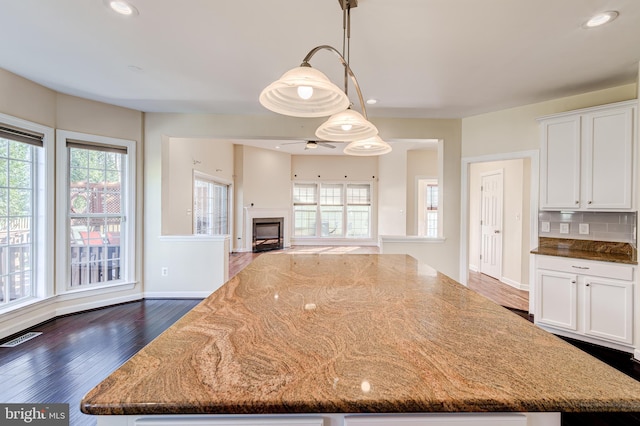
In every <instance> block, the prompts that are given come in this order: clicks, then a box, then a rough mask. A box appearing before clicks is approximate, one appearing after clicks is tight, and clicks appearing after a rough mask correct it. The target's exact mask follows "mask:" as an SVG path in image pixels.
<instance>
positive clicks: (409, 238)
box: [380, 235, 447, 244]
mask: <svg viewBox="0 0 640 426" xmlns="http://www.w3.org/2000/svg"><path fill="white" fill-rule="evenodd" d="M446 240H447V239H446V238H429V237H418V236H416V235H381V236H380V242H382V243H416V244H423V243H438V244H440V243H444V242H445V241H446Z"/></svg>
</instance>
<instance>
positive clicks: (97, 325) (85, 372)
mask: <svg viewBox="0 0 640 426" xmlns="http://www.w3.org/2000/svg"><path fill="white" fill-rule="evenodd" d="M199 302H200V300H144V301H140V302H131V303H126V304H122V305H117V306H111V307H107V308H102V309H96V310H92V311H87V312H83V313H79V314H74V315H69V316H65V317H60V318H57V319H54V320H52V321H49V322H46V323H44V324H41V325H39V326H37V327H33V328H32V329H30V330H29V331H40V332H42V333H43V334H42V335H40V336H38V337H36V338H35V339H32V340H29V341H27V342H24V343H22V344H21V345H19V346H16V347H14V348H0V383H2V386H0V402H2V403H29V402H32V403H68V404H69V417H70V424H71V425H72V426H85V425H87V426H89V425H95V424H96V418H95V417H93V416H87V415H85V414H82V413H81V412H80V400H81V399H82V397H83V396H84V395H85V394H86V393H87V392H88V391H89V390H90V389H91V388H93V387H94V386H95V385H97V384H98V383H100V382H101V381H102V380H104V379H105V378H106V377H107V376H108V375H109V374H110V373H111V372H112V371H114V370H115V369H117V368H118V367H119V366H120V365H122V364H123V363H124V362H125V361H126V360H127V359H129V358H130V357H131V356H133V355H134V354H135V353H136V352H138V351H139V350H140V349H141V348H142V347H143V346H145V345H146V344H147V343H149V342H151V340H153V339H154V338H155V337H156V336H158V335H159V334H160V333H162V332H163V331H164V330H165V329H167V328H168V327H169V326H170V325H171V324H173V323H174V322H176V321H177V320H178V319H179V318H180V317H182V316H183V315H184V314H185V313H187V312H188V311H189V310H191V309H192V308H193V307H194V306H195V305H196V304H198V303H199ZM6 340H10V339H3V341H6Z"/></svg>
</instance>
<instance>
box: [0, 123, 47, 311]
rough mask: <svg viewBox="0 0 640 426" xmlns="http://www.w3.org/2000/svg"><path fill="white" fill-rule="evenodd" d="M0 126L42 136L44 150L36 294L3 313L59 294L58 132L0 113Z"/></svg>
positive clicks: (36, 216)
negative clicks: (56, 236) (56, 234)
mask: <svg viewBox="0 0 640 426" xmlns="http://www.w3.org/2000/svg"><path fill="white" fill-rule="evenodd" d="M0 123H1V124H4V125H7V126H10V127H14V128H17V129H22V130H25V131H27V132H33V133H39V134H42V135H43V137H42V151H41V152H40V153H38V155H37V158H35V161H34V162H33V164H34V166H35V167H34V168H35V170H34V171H33V173H34V183H35V186H34V189H33V190H34V197H33V200H34V211H33V244H34V250H33V255H34V267H33V268H32V271H33V277H32V279H33V284H32V285H33V287H32V288H33V294H32V295H31V296H30V297H27V298H24V299H20V300H16V301H14V302H9V303H7V304H4V305H3V306H1V307H0V313H6V312H11V311H14V310H16V309H19V308H22V307H24V306H28V305H30V304H33V303H36V302H38V301H41V300H43V299H46V298H48V297H52V296H53V295H54V294H55V288H54V280H53V274H54V256H53V253H54V228H55V226H54V225H55V222H54V214H53V211H54V208H55V199H54V189H55V179H54V178H55V173H54V170H55V152H54V145H55V130H54V129H53V128H52V127H48V126H43V125H41V124H37V123H33V122H31V121H27V120H23V119H20V118H16V117H13V116H10V115H7V114H2V113H0Z"/></svg>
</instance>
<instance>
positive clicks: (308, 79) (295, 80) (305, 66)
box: [259, 0, 391, 155]
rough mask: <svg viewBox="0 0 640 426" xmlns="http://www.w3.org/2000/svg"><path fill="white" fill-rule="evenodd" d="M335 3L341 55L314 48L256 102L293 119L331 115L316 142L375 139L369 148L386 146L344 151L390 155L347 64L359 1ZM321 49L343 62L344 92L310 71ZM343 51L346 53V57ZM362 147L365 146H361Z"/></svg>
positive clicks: (323, 75) (335, 50)
mask: <svg viewBox="0 0 640 426" xmlns="http://www.w3.org/2000/svg"><path fill="white" fill-rule="evenodd" d="M338 1H339V3H340V5H341V7H342V15H343V37H342V53H340V52H339V51H338V50H337V49H336V48H334V47H332V46H329V45H320V46H316V47H314V48H313V49H311V51H310V52H309V53H307V56H305V57H304V59H303V60H302V64H300V66H299V67H296V68H294V69H292V70H290V71H287V72H286V73H284V74H283V75H282V77H280V79H278V80H276V81H275V82H273V83H271V84H270V85H268V86H267V87H266V88H265V89H264V90H263V91H262V93H260V98H259V100H260V103H261V104H262V106H264V107H265V108H267V109H269V110H271V111H273V112H276V113H278V114H283V115H288V116H293V117H325V116H330V117H329V119H328V120H327V121H326V122H324V123H323V124H321V125H320V127H318V129H317V130H316V133H315V134H316V136H317V137H318V138H319V139H322V140H327V141H333V142H352V143H353V142H359V141H360V142H364V141H365V140H374V138H377V139H375V144H374V145H372V146H376V147H377V146H378V145H379V144H380V142H382V143H383V144H385V145H386V147H385V149H384V150H380V149H377V150H376V149H369V148H368V149H364V148H362V153H358V154H352V152H351V151H353V150H349V151H347V149H345V153H346V154H352V155H380V154H381V153H386V152H389V151H390V150H391V146H389V144H387V143H386V142H384V141H382V139H380V137H378V136H377V135H378V129H377V128H376V126H374V125H373V123H371V122H370V121H369V119H368V118H367V110H366V108H365V102H364V98H363V97H362V92H361V90H360V85H359V84H358V80H357V79H356V76H355V75H354V73H353V71H352V70H351V67H350V66H349V61H348V57H349V55H348V50H349V41H350V37H351V8H352V7H356V6H358V1H357V0H338ZM320 50H328V51H330V52H333V53H334V54H335V55H336V56H337V57H338V59H339V60H340V62H341V63H342V66H343V67H344V91H343V90H342V89H341V88H340V87H338V86H337V85H335V84H333V83H332V82H331V81H330V80H329V78H328V77H327V76H326V75H325V74H323V73H322V72H320V71H318V70H316V69H314V68H312V67H311V65H310V64H309V61H310V60H311V58H313V56H314V55H315V54H316V53H318V52H319V51H320ZM345 52H347V54H346V55H345ZM349 79H351V81H352V83H353V86H354V87H355V89H356V93H357V95H358V101H359V103H360V109H361V110H362V114H361V113H359V112H357V111H355V110H353V109H352V105H351V101H350V100H349V95H348V87H349ZM358 146H360V145H358ZM362 147H364V144H363V145H362ZM387 148H388V149H387ZM382 151H385V152H382Z"/></svg>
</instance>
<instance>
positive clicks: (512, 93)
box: [0, 0, 640, 151]
mask: <svg viewBox="0 0 640 426" xmlns="http://www.w3.org/2000/svg"><path fill="white" fill-rule="evenodd" d="M130 1H131V3H132V4H133V5H135V6H136V8H137V9H138V11H139V15H137V16H135V17H122V16H120V15H117V14H115V13H114V12H112V11H111V10H110V9H108V8H107V7H106V6H105V4H104V2H103V0H55V1H51V0H20V1H15V0H0V28H2V32H3V36H2V37H0V52H2V53H1V54H0V68H4V69H6V70H8V71H11V72H13V73H15V74H18V75H20V76H23V77H25V78H27V79H29V80H33V81H35V82H37V83H40V84H42V85H44V86H46V87H49V88H51V89H54V90H56V91H59V92H62V93H66V94H70V95H75V96H80V97H84V98H88V99H94V100H97V101H101V102H106V103H109V104H114V105H119V106H123V107H128V108H133V109H136V110H141V111H146V112H186V113H213V114H273V113H272V112H270V111H268V110H266V109H265V108H263V107H262V106H261V105H260V104H259V103H258V95H259V94H260V92H261V90H262V89H263V88H264V87H265V86H267V85H268V84H269V83H271V82H272V81H274V80H276V79H277V78H278V77H280V75H281V74H283V73H284V72H285V71H287V70H288V69H290V68H293V67H295V66H298V65H299V64H300V62H301V60H302V58H303V57H304V56H305V55H306V54H307V53H308V52H309V51H310V50H311V49H312V48H313V47H315V46H317V45H320V44H329V45H332V46H334V47H336V48H337V49H338V50H342V34H343V33H342V10H341V9H340V5H339V0H302V1H291V0H286V1H285V0H268V1H265V0H244V1H230V0H224V1H222V0H179V1H176V0H171V1H169V0H130ZM606 10H617V11H619V12H620V16H619V17H618V19H616V20H615V21H613V22H612V23H611V24H609V25H605V26H603V27H600V28H595V29H590V30H586V29H583V28H582V24H583V23H584V22H585V21H586V20H587V19H588V18H589V17H590V16H591V15H593V14H594V13H596V12H602V11H606ZM9 35H10V36H9ZM639 61H640V1H638V0H562V1H558V0H535V1H525V0H520V1H517V0H482V1H479V0H393V1H391V0H359V5H358V7H356V8H354V9H352V11H351V53H350V65H351V67H352V69H353V71H354V73H355V75H356V77H357V78H358V82H359V84H360V86H361V88H362V92H363V95H364V97H365V98H367V99H368V98H375V99H378V100H379V102H378V103H377V104H375V105H371V106H367V112H368V114H369V116H370V117H376V116H384V117H428V118H462V117H467V116H471V115H476V114H480V113H485V112H490V111H495V110H499V109H504V108H508V107H513V106H518V105H524V104H529V103H534V102H539V101H544V100H547V99H552V98H558V97H563V96H570V95H573V94H578V93H584V92H587V91H592V90H598V89H603V88H607V87H612V86H616V85H621V84H626V83H634V82H637V74H638V63H639ZM311 65H312V66H313V67H314V68H317V69H319V70H321V71H323V72H324V73H325V74H327V75H328V76H329V77H330V78H331V79H332V81H334V82H335V83H336V84H338V85H342V81H343V80H342V79H343V69H341V68H342V67H341V65H340V63H339V62H338V60H337V58H336V57H335V56H334V55H332V54H331V53H329V52H327V51H320V52H319V53H318V54H316V55H315V56H314V57H313V59H312V60H311ZM349 94H350V96H351V98H352V101H354V102H356V109H359V107H358V104H357V98H356V97H354V95H355V90H353V88H352V87H351V88H350V90H349ZM299 145H300V146H301V147H304V144H299ZM326 151H335V150H328V149H327V150H326Z"/></svg>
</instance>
